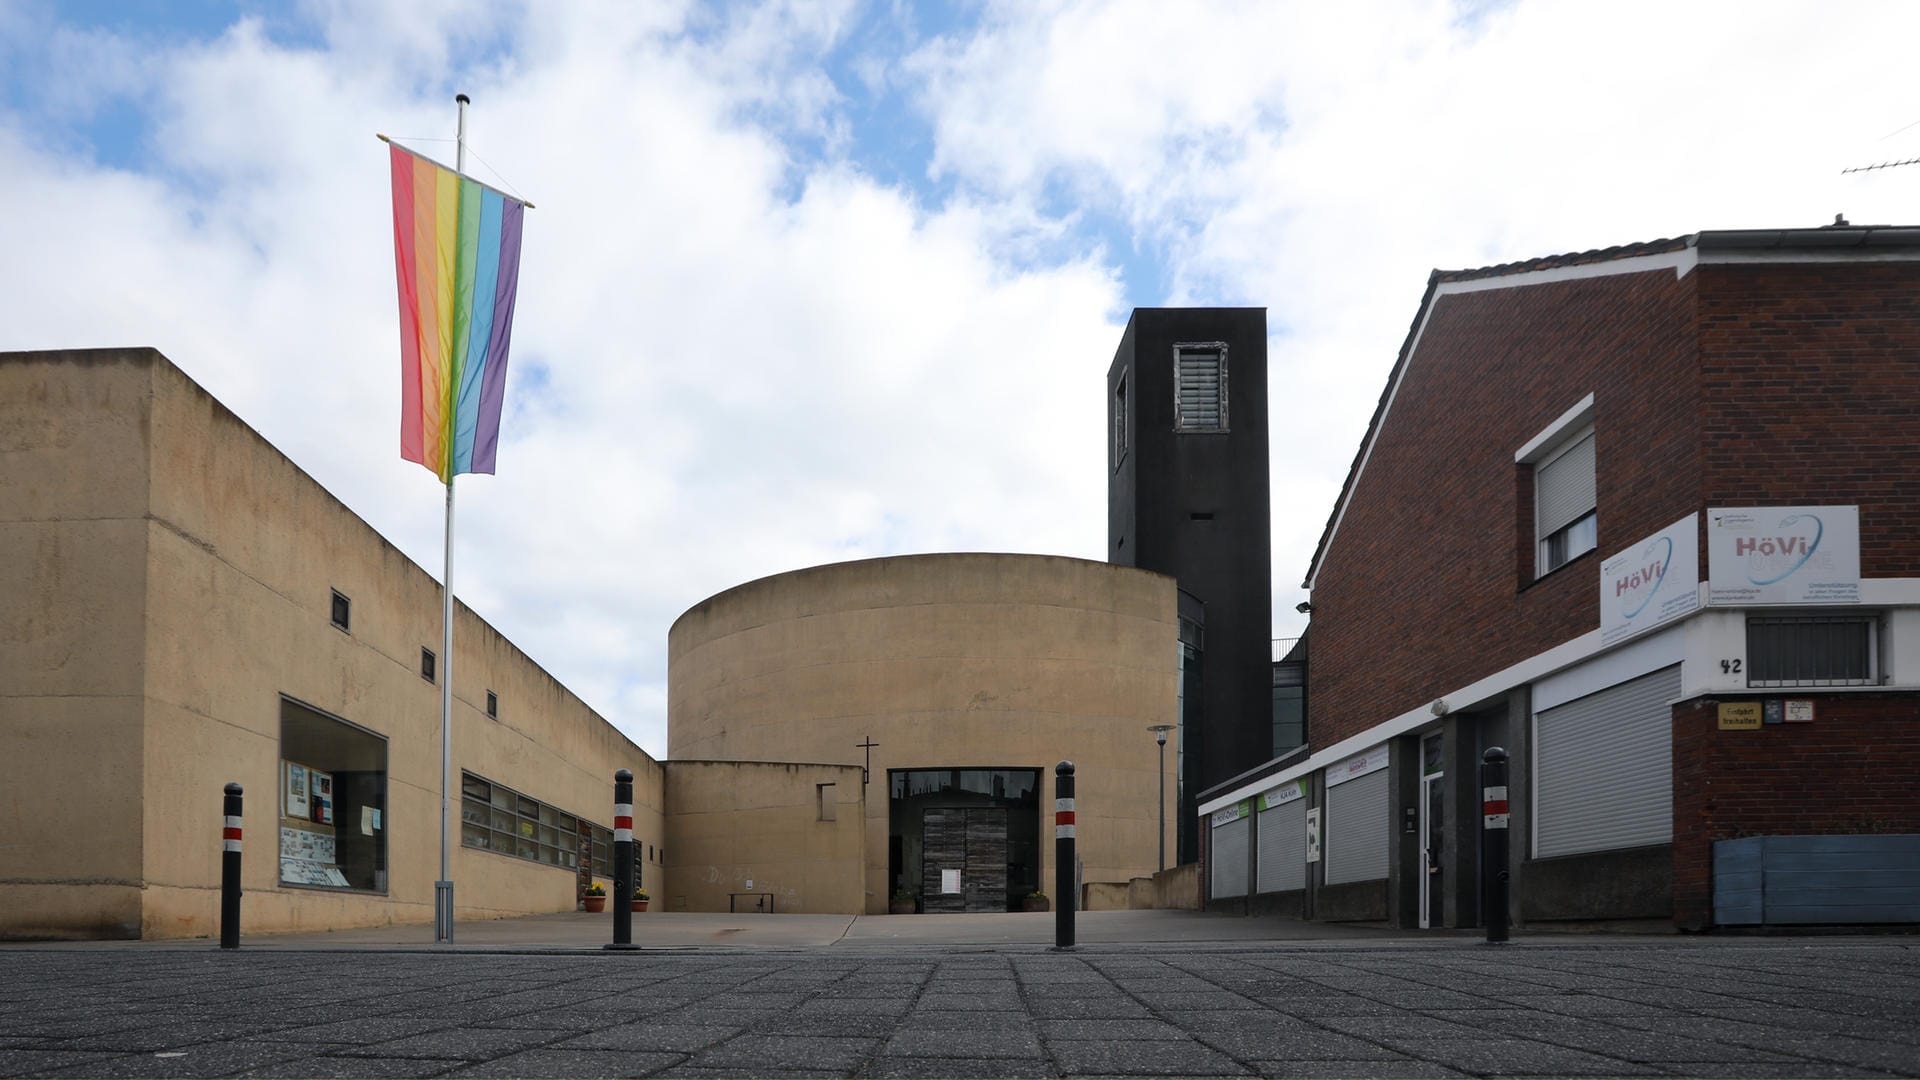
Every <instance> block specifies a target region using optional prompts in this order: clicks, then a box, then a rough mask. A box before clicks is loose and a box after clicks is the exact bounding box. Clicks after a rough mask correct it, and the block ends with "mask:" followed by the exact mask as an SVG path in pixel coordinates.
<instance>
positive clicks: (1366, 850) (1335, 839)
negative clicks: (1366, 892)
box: [1302, 769, 1392, 885]
mask: <svg viewBox="0 0 1920 1080" xmlns="http://www.w3.org/2000/svg"><path fill="white" fill-rule="evenodd" d="M1387 772H1388V771H1387V770H1386V769H1380V770H1377V771H1375V772H1370V773H1368V774H1367V775H1365V776H1362V777H1360V778H1359V779H1357V780H1349V781H1347V782H1346V783H1344V784H1340V785H1338V786H1336V787H1330V788H1328V789H1327V813H1326V819H1327V820H1326V823H1325V829H1326V834H1327V836H1326V843H1325V845H1324V847H1325V854H1324V856H1323V857H1324V859H1325V861H1326V864H1327V884H1329V885H1338V884H1340V883H1342V882H1347V881H1372V880H1373V879H1375V878H1383V877H1386V876H1387V838H1388V827H1389V826H1390V825H1391V824H1392V821H1391V817H1390V815H1389V814H1388V812H1387V811H1388V807H1387ZM1304 827H1305V826H1302V828H1304Z"/></svg>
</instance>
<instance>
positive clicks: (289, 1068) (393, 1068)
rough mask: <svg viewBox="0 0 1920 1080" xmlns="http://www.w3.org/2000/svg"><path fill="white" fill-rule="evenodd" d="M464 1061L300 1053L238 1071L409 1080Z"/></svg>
mask: <svg viewBox="0 0 1920 1080" xmlns="http://www.w3.org/2000/svg"><path fill="white" fill-rule="evenodd" d="M465 1064H466V1062H464V1061H454V1060H450V1059H435V1058H364V1057H332V1056H320V1057H302V1058H294V1059H293V1060H291V1061H282V1062H279V1063H278V1064H274V1065H268V1066H266V1067H264V1068H259V1069H249V1070H248V1071H246V1072H243V1073H239V1074H238V1075H240V1076H245V1077H268V1078H273V1080H410V1078H413V1077H422V1076H439V1075H441V1074H442V1073H445V1072H447V1071H448V1070H449V1069H453V1068H456V1067H458V1066H462V1065H465Z"/></svg>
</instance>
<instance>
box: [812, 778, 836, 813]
mask: <svg viewBox="0 0 1920 1080" xmlns="http://www.w3.org/2000/svg"><path fill="white" fill-rule="evenodd" d="M833 789H834V785H832V784H815V785H813V790H814V794H815V797H816V798H817V799H818V800H819V804H820V820H821V821H833V820H834V806H833Z"/></svg>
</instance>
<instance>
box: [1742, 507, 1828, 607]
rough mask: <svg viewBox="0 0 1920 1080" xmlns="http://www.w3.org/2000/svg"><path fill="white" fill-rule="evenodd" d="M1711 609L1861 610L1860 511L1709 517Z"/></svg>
mask: <svg viewBox="0 0 1920 1080" xmlns="http://www.w3.org/2000/svg"><path fill="white" fill-rule="evenodd" d="M1707 602H1708V603H1710V604H1740V605H1746V604H1857V603H1859V602H1860V508H1859V507H1857V506H1748V507H1732V508H1727V509H1720V510H1709V511H1707Z"/></svg>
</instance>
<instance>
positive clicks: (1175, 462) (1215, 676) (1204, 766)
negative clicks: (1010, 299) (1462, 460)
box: [1107, 308, 1273, 863]
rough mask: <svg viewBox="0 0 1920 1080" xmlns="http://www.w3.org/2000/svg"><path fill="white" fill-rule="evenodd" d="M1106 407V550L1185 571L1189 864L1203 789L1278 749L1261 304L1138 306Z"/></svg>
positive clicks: (1183, 801)
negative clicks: (1198, 799) (1274, 743)
mask: <svg viewBox="0 0 1920 1080" xmlns="http://www.w3.org/2000/svg"><path fill="white" fill-rule="evenodd" d="M1107 417H1108V430H1107V468H1108V477H1109V479H1108V487H1107V493H1108V497H1107V559H1108V561H1109V562H1113V563H1119V564H1122V565H1125V566H1138V567H1140V568H1142V569H1145V570H1154V571H1157V572H1159V573H1163V574H1168V575H1171V576H1172V577H1174V578H1177V579H1178V580H1179V582H1180V649H1181V687H1180V698H1181V706H1180V713H1181V715H1180V717H1179V718H1178V719H1179V725H1180V729H1179V731H1178V732H1177V737H1178V741H1177V742H1176V741H1175V740H1173V739H1170V740H1169V745H1170V747H1172V746H1177V747H1178V752H1177V754H1173V755H1169V756H1170V757H1171V758H1172V759H1173V761H1174V762H1177V763H1178V764H1177V765H1175V766H1174V767H1175V768H1176V769H1177V770H1178V776H1179V786H1178V792H1179V795H1178V801H1177V805H1178V807H1179V809H1178V817H1177V821H1178V822H1179V826H1178V835H1179V861H1180V862H1182V863H1186V862H1192V861H1193V860H1194V859H1195V858H1196V857H1197V855H1198V847H1197V838H1196V836H1195V831H1196V827H1197V822H1196V820H1195V815H1194V806H1195V796H1196V795H1198V794H1199V793H1200V792H1201V791H1203V790H1205V789H1207V788H1209V787H1212V786H1214V785H1215V784H1218V783H1220V782H1221V781H1223V780H1226V779H1228V778H1230V777H1232V776H1234V775H1236V774H1238V773H1239V772H1241V771H1243V770H1245V769H1246V768H1247V767H1248V765H1249V763H1258V762H1262V761H1266V760H1267V759H1268V758H1270V757H1272V756H1273V746H1272V741H1273V734H1272V733H1273V726H1272V721H1273V704H1272V645H1271V638H1272V636H1273V588H1272V585H1273V582H1272V576H1273V572H1272V559H1271V556H1270V547H1271V541H1270V534H1271V529H1272V522H1271V516H1270V512H1269V495H1268V475H1267V473H1268V470H1267V312H1266V309H1265V308H1135V309H1134V312H1133V317H1132V318H1130V319H1128V320H1127V331H1126V333H1125V334H1124V335H1122V337H1121V338H1120V348H1119V349H1118V350H1117V351H1116V352H1115V353H1114V357H1113V366H1112V367H1111V368H1110V369H1108V371H1107ZM1142 736H1143V738H1144V737H1145V733H1144V732H1142ZM1170 764H1172V762H1170Z"/></svg>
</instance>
